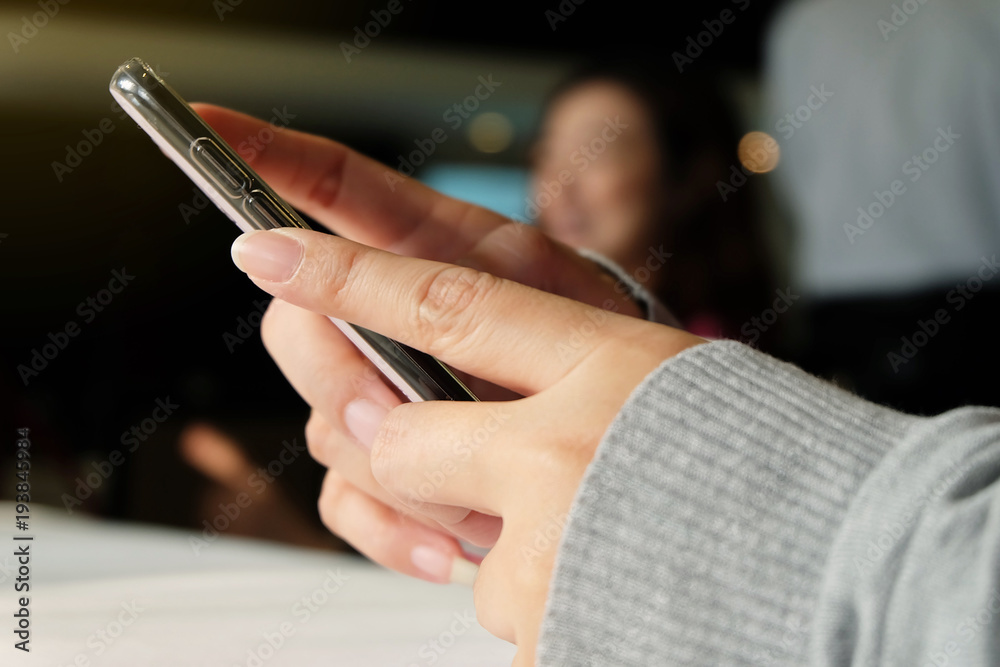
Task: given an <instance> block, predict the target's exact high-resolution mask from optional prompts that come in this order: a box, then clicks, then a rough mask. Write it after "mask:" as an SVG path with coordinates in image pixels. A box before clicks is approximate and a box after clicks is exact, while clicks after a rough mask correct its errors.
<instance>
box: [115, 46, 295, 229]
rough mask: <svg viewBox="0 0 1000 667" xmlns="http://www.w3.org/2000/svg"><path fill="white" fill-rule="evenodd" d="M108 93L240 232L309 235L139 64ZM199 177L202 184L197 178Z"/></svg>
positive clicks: (126, 69) (128, 65) (127, 68)
mask: <svg viewBox="0 0 1000 667" xmlns="http://www.w3.org/2000/svg"><path fill="white" fill-rule="evenodd" d="M109 89H110V92H111V94H112V96H113V97H114V98H115V99H116V100H117V101H118V102H119V104H120V105H121V107H122V109H123V110H124V111H125V112H126V113H127V114H128V115H129V116H131V117H132V119H133V120H134V121H135V122H136V123H137V124H138V125H139V127H140V128H141V129H142V130H144V131H145V132H146V134H148V135H149V136H150V138H152V139H153V140H154V141H155V142H156V143H157V144H158V145H159V146H160V148H161V150H163V152H164V153H165V154H166V155H167V157H169V158H170V159H171V160H172V161H173V162H174V163H175V164H177V166H179V167H180V168H181V169H182V170H183V171H184V172H185V173H186V174H187V175H188V176H189V177H191V178H192V179H193V180H194V181H195V183H196V184H197V185H198V186H199V187H200V188H201V189H202V190H203V191H204V192H205V194H206V195H208V196H209V197H210V199H212V201H213V203H215V204H216V205H217V206H219V208H221V209H222V210H223V211H224V212H225V213H226V214H227V215H228V216H229V217H230V219H232V220H233V222H234V223H236V225H237V226H238V227H239V228H240V229H242V230H243V231H249V230H251V229H274V228H276V227H298V228H300V229H311V227H309V225H308V224H306V222H305V220H303V219H302V217H301V216H299V214H298V213H297V212H296V211H295V210H294V209H293V208H292V207H291V206H289V205H288V204H287V203H286V202H285V201H284V200H283V199H282V198H281V197H280V196H278V194H277V193H276V192H274V191H273V190H272V189H271V187H270V186H269V185H267V183H266V182H264V180H263V179H262V178H261V177H260V176H259V175H258V174H257V173H256V171H254V170H253V169H252V168H251V167H250V165H248V164H247V163H246V161H245V160H244V159H243V158H242V157H240V156H239V155H238V154H237V153H236V151H235V150H234V149H233V147H232V146H230V145H229V144H228V143H227V142H226V141H225V139H223V138H222V137H221V136H220V135H219V134H218V133H217V132H216V131H215V130H214V129H213V128H212V127H211V126H209V125H208V124H207V123H205V121H204V120H202V118H201V116H199V115H198V114H197V113H196V112H195V111H194V109H192V108H191V105H189V104H188V103H187V102H186V101H185V100H184V99H183V98H182V97H181V96H180V95H179V94H178V93H177V92H176V91H175V90H174V89H173V88H172V87H171V86H170V85H169V84H167V83H166V82H165V81H163V79H162V78H161V77H160V76H159V75H157V74H156V72H155V71H154V70H153V69H152V68H151V67H150V66H149V65H147V64H146V63H145V62H143V61H142V60H141V59H140V58H131V59H129V60H127V61H125V62H124V63H122V64H121V65H120V66H119V67H118V69H117V70H115V73H114V75H113V76H112V77H111V82H110V84H109ZM193 174H200V175H201V176H202V178H195V176H194V175H193Z"/></svg>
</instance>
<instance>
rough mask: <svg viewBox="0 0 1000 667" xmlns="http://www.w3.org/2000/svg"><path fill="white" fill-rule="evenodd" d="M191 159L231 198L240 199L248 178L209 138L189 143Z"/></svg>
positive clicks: (247, 186) (245, 188)
mask: <svg viewBox="0 0 1000 667" xmlns="http://www.w3.org/2000/svg"><path fill="white" fill-rule="evenodd" d="M191 158H192V159H193V160H194V161H195V162H196V163H197V164H198V166H199V167H201V169H202V171H204V172H205V173H206V174H208V175H209V176H210V177H211V178H212V180H213V181H215V182H216V183H217V184H218V185H219V186H220V187H221V188H222V189H223V191H224V192H225V193H226V194H228V195H229V196H230V197H232V198H234V199H235V198H237V197H242V196H243V195H244V194H246V190H247V188H249V187H250V176H248V175H247V173H246V172H245V171H243V169H241V168H240V166H239V165H238V164H236V163H235V162H233V160H232V159H230V157H229V156H228V155H226V154H225V152H223V150H222V149H221V148H219V146H218V144H216V143H215V141H213V140H212V139H210V138H209V137H202V138H200V139H196V140H194V141H193V142H191Z"/></svg>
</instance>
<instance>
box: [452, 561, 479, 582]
mask: <svg viewBox="0 0 1000 667" xmlns="http://www.w3.org/2000/svg"><path fill="white" fill-rule="evenodd" d="M477 574H479V566H478V565H476V564H475V563H473V562H471V561H467V560H465V559H464V558H461V557H460V556H455V560H454V561H453V562H452V564H451V583H453V584H461V585H463V586H468V587H469V588H472V585H473V584H474V583H476V575H477Z"/></svg>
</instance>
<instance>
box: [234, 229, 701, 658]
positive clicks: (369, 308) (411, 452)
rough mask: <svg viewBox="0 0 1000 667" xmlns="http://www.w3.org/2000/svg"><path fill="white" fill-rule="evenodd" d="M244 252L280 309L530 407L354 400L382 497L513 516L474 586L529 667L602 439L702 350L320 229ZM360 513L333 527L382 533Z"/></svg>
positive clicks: (482, 612)
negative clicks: (570, 518) (396, 345)
mask: <svg viewBox="0 0 1000 667" xmlns="http://www.w3.org/2000/svg"><path fill="white" fill-rule="evenodd" d="M233 257H234V260H235V261H236V262H237V264H238V265H239V266H240V268H241V269H243V270H244V271H246V272H247V274H248V275H249V276H250V277H251V279H253V281H254V282H255V283H256V284H257V285H258V286H260V287H261V288H262V289H264V290H266V291H268V292H270V293H271V294H273V295H274V296H275V297H277V298H278V299H280V300H281V301H284V302H286V303H289V304H294V305H295V306H297V307H298V308H301V309H305V310H308V311H312V312H315V313H322V314H324V315H329V316H333V317H338V318H341V319H344V320H346V321H349V322H354V323H356V324H358V325H360V326H363V327H366V328H369V329H372V330H374V331H378V332H380V333H383V334H385V335H387V336H390V337H392V338H395V339H396V340H399V341H401V342H403V343H405V344H407V345H410V346H412V347H415V348H417V349H420V350H424V351H426V352H428V353H429V354H433V355H434V356H436V357H438V358H439V359H441V360H442V361H444V362H446V363H448V364H450V365H452V366H454V367H455V368H458V369H461V370H463V371H466V372H468V373H470V374H472V375H474V376H476V377H479V378H483V379H485V380H488V381H489V382H492V383H494V384H496V385H499V386H501V387H506V388H508V389H510V390H512V391H514V392H516V393H517V394H519V395H521V396H523V398H520V399H517V400H512V401H504V402H482V403H465V402H451V401H432V402H426V403H410V404H403V405H397V406H395V407H391V408H390V407H389V406H380V405H378V404H377V403H375V402H367V403H366V405H365V407H364V409H363V410H364V414H363V416H362V417H358V416H352V414H351V410H352V407H351V405H348V407H347V408H346V414H345V416H344V423H346V424H347V426H348V427H349V428H350V429H351V430H352V432H353V433H354V435H355V437H356V438H357V440H358V443H359V445H360V447H359V448H358V451H359V452H360V451H363V450H362V448H364V449H365V450H370V461H371V470H372V474H373V477H374V480H376V481H377V483H378V485H379V487H380V488H381V489H382V490H383V491H376V492H377V493H384V494H386V495H387V496H388V497H390V498H392V499H393V500H394V501H395V502H396V503H399V504H401V505H403V506H405V507H409V508H411V509H412V510H414V511H416V512H420V513H421V514H424V515H427V516H432V517H434V518H435V519H436V520H438V521H440V522H441V523H443V524H444V525H451V524H453V523H456V522H461V521H466V520H468V519H467V517H466V515H467V514H468V510H475V511H476V512H478V513H479V515H480V516H482V517H484V518H489V517H498V518H499V520H500V521H502V530H501V531H500V534H499V537H498V539H497V540H496V544H495V546H494V547H493V549H492V550H491V551H490V553H489V555H488V556H487V557H486V558H485V560H484V561H483V562H482V565H481V567H480V571H479V574H478V576H477V578H476V584H475V595H476V610H477V615H478V618H479V621H480V622H481V623H482V625H483V626H484V627H486V628H487V629H488V630H489V631H490V632H492V633H494V634H495V635H497V636H499V637H502V638H504V639H507V640H508V641H511V642H515V643H516V644H517V645H518V647H519V653H518V655H519V658H518V663H519V664H525V665H528V664H533V659H534V653H533V652H534V647H535V644H536V642H537V638H538V630H539V627H540V625H541V620H542V614H543V612H544V608H545V598H546V593H547V590H548V584H549V578H550V575H551V570H552V564H553V560H554V557H555V551H556V548H557V546H558V543H559V539H558V534H559V532H560V531H561V525H562V521H563V519H564V518H565V516H566V515H567V513H568V512H569V509H570V505H571V503H572V500H573V497H574V495H575V493H576V491H577V487H578V486H579V483H580V480H581V478H582V476H583V473H584V471H585V469H586V467H587V465H588V464H589V463H590V461H591V459H592V458H593V455H594V451H595V449H596V447H597V445H598V442H599V441H600V439H601V437H602V435H603V434H604V432H605V431H606V430H607V428H608V425H609V424H610V423H611V420H612V419H613V418H614V417H615V415H616V414H617V413H618V411H619V410H620V409H621V407H622V404H623V403H624V402H625V400H626V398H627V397H628V396H629V394H630V393H631V392H632V390H633V389H634V388H635V387H636V385H638V384H639V382H641V381H642V379H643V378H645V377H646V376H647V375H648V374H649V373H650V372H652V371H653V370H654V369H655V368H656V367H657V366H659V364H660V363H661V362H662V361H663V360H665V359H668V358H670V357H672V356H673V355H675V354H677V353H678V352H680V351H681V350H684V349H686V348H688V347H691V346H694V345H697V344H699V343H701V342H704V341H703V339H701V338H698V337H696V336H692V335H690V334H687V333H685V332H683V331H679V330H676V329H672V328H669V327H665V326H661V325H656V324H652V323H648V322H644V321H640V320H638V319H635V318H630V317H624V316H621V315H617V314H613V313H608V312H606V311H604V310H601V309H598V308H595V307H592V306H588V305H585V304H582V303H578V302H576V301H572V300H570V299H566V298H563V297H559V296H554V295H551V294H547V293H545V292H542V291H539V290H536V289H533V288H530V287H527V286H525V285H521V284H518V283H515V282H513V281H509V280H505V279H502V278H498V277H495V276H493V275H491V274H489V273H484V272H481V271H477V270H475V269H471V268H467V267H459V266H454V265H450V264H445V263H440V262H433V261H428V260H423V259H415V258H410V257H400V256H397V255H393V254H391V253H388V252H385V251H381V250H377V249H373V248H369V247H366V246H363V245H359V244H357V243H354V242H351V241H348V240H344V239H339V238H335V237H331V236H328V235H323V234H319V233H317V232H311V231H306V230H293V229H284V230H272V231H266V232H251V233H249V234H245V235H243V236H241V237H240V238H239V239H237V241H236V243H235V244H234V245H233ZM326 363H327V362H326V361H324V362H323V364H321V368H320V369H319V370H318V372H319V373H321V374H322V375H323V376H324V378H326V379H325V382H326V383H328V384H330V383H333V382H335V381H336V382H339V383H344V382H345V380H346V378H347V376H345V374H344V372H343V371H340V372H334V377H333V378H330V377H327V373H328V372H330V369H328V368H327V367H326V365H325V364H326ZM331 363H335V362H331ZM334 378H335V379H334ZM348 386H349V383H348ZM334 391H347V390H346V389H343V388H341V389H335V390H334ZM365 454H367V451H366V452H365ZM341 493H342V492H341ZM355 502H356V501H355ZM354 509H355V508H353V507H350V506H346V507H345V505H344V503H343V501H341V503H340V504H339V507H338V510H337V519H336V520H335V521H334V523H335V524H337V525H338V527H339V528H340V529H341V530H342V531H346V532H344V533H342V534H344V536H345V537H346V538H348V539H351V537H352V535H351V534H350V533H363V532H364V531H366V530H368V528H367V527H366V526H365V525H363V524H361V523H358V521H359V518H358V517H350V516H348V513H350V512H353V511H354ZM362 516H363V514H362ZM355 537H356V535H355Z"/></svg>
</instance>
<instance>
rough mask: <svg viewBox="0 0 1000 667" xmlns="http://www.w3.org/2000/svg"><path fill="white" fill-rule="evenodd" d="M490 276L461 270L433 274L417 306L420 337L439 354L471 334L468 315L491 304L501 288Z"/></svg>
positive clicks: (440, 270)
mask: <svg viewBox="0 0 1000 667" xmlns="http://www.w3.org/2000/svg"><path fill="white" fill-rule="evenodd" d="M501 282H502V281H501V279H500V278H497V277H495V276H493V275H490V274H489V273H484V272H481V271H476V270H475V269H470V268H467V267H461V266H447V267H444V268H442V269H439V270H438V271H436V272H435V273H434V274H432V275H431V276H430V277H429V278H428V279H427V281H426V284H425V286H424V288H423V289H422V291H421V293H420V294H419V296H418V298H417V302H416V313H415V317H414V320H415V323H416V326H417V328H418V335H420V337H421V339H423V340H427V341H428V346H429V347H430V348H433V349H431V350H429V351H430V353H431V354H435V350H438V349H447V348H451V347H453V346H454V345H455V344H456V343H459V342H461V341H462V340H463V339H464V338H465V336H466V335H467V334H468V333H470V330H469V326H470V324H468V322H469V319H468V318H467V316H466V314H465V311H466V309H471V310H472V311H474V310H476V308H477V307H478V306H479V304H481V303H484V302H487V301H489V299H490V298H491V297H492V296H493V295H494V294H495V293H496V291H497V290H498V289H499V287H500V285H501Z"/></svg>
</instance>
